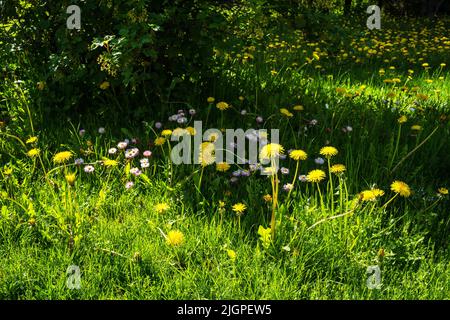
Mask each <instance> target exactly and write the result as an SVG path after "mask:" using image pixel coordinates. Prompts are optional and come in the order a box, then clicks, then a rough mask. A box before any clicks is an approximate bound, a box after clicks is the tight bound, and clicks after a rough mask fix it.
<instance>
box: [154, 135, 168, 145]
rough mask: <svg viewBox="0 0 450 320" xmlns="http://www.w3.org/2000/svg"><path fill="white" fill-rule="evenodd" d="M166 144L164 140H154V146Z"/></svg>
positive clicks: (161, 138)
mask: <svg viewBox="0 0 450 320" xmlns="http://www.w3.org/2000/svg"><path fill="white" fill-rule="evenodd" d="M165 142H166V138H164V137H158V138H156V139H155V146H162V145H163V144H164V143H165Z"/></svg>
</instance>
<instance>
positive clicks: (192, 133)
mask: <svg viewBox="0 0 450 320" xmlns="http://www.w3.org/2000/svg"><path fill="white" fill-rule="evenodd" d="M186 130H187V132H189V134H190V135H191V136H195V134H196V133H197V131H196V130H195V128H193V127H186Z"/></svg>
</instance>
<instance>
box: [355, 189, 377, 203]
mask: <svg viewBox="0 0 450 320" xmlns="http://www.w3.org/2000/svg"><path fill="white" fill-rule="evenodd" d="M359 198H360V199H361V200H362V201H374V200H375V199H376V196H375V193H374V192H373V191H372V190H364V191H362V192H361V193H360V194H359Z"/></svg>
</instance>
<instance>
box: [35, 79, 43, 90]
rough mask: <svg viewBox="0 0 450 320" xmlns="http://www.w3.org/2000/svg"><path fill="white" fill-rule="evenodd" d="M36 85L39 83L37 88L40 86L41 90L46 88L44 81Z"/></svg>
mask: <svg viewBox="0 0 450 320" xmlns="http://www.w3.org/2000/svg"><path fill="white" fill-rule="evenodd" d="M36 85H37V88H38V90H39V91H42V90H44V88H45V82H44V81H39V82H38V83H37V84H36Z"/></svg>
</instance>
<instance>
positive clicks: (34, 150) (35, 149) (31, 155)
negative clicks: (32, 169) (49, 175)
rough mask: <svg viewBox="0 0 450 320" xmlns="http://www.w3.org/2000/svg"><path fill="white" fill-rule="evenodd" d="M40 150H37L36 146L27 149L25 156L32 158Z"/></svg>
mask: <svg viewBox="0 0 450 320" xmlns="http://www.w3.org/2000/svg"><path fill="white" fill-rule="evenodd" d="M40 152H41V150H39V149H37V148H34V149H31V150H29V151H28V152H27V156H29V157H30V158H34V157H36V156H37V155H39V153H40Z"/></svg>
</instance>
